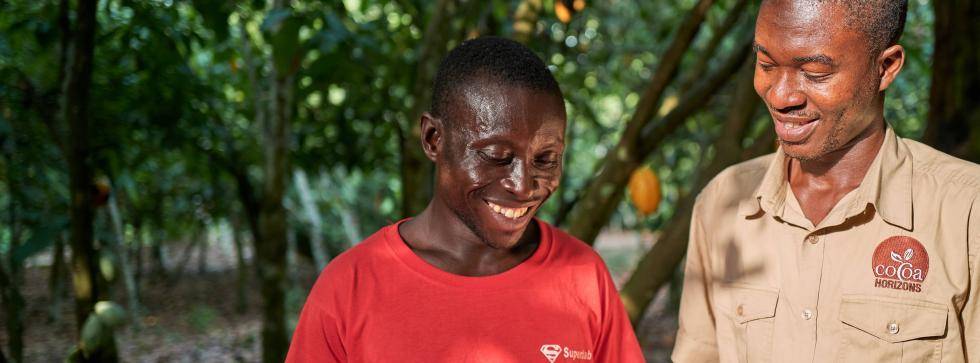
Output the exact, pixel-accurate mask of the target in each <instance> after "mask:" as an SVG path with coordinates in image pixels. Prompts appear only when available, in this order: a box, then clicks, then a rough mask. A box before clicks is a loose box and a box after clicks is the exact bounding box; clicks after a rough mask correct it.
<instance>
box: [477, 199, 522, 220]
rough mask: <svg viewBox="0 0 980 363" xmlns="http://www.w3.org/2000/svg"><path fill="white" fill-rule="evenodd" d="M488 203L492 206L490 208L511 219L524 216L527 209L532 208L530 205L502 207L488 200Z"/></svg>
mask: <svg viewBox="0 0 980 363" xmlns="http://www.w3.org/2000/svg"><path fill="white" fill-rule="evenodd" d="M487 205H489V206H490V209H493V211H494V212H497V213H498V214H500V215H502V216H504V217H507V218H510V219H517V218H520V217H523V216H524V214H526V213H527V211H528V210H529V209H531V208H530V207H524V208H506V207H501V206H499V205H496V204H493V203H490V202H487Z"/></svg>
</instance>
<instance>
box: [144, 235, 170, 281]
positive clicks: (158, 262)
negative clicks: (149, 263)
mask: <svg viewBox="0 0 980 363" xmlns="http://www.w3.org/2000/svg"><path fill="white" fill-rule="evenodd" d="M156 227H157V228H163V227H162V226H159V225H157V226H156ZM148 233H149V238H150V258H151V259H152V260H153V274H154V275H155V276H156V277H157V279H159V280H165V279H167V261H166V260H165V256H164V253H163V232H162V231H156V233H154V231H152V230H151V231H148ZM154 235H156V236H154Z"/></svg>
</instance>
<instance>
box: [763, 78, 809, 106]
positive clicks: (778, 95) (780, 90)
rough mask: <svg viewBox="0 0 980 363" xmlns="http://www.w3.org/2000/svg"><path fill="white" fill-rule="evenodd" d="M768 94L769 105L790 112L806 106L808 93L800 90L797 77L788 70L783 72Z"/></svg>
mask: <svg viewBox="0 0 980 363" xmlns="http://www.w3.org/2000/svg"><path fill="white" fill-rule="evenodd" d="M767 96H768V97H766V98H767V101H768V102H769V107H772V108H773V109H774V110H776V111H779V112H783V113H788V112H791V111H795V110H802V109H803V108H804V107H806V94H804V93H803V91H802V90H800V87H799V82H798V81H797V80H796V79H795V77H793V76H791V75H790V74H788V72H783V73H782V74H781V75H780V76H779V77H778V78H777V79H776V82H775V83H774V84H773V85H772V87H771V88H770V89H769V92H768V95H767Z"/></svg>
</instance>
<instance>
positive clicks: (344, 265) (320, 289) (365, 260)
mask: <svg viewBox="0 0 980 363" xmlns="http://www.w3.org/2000/svg"><path fill="white" fill-rule="evenodd" d="M394 226H395V225H389V226H385V227H383V228H381V229H380V230H378V231H377V232H375V233H374V234H372V235H371V236H369V237H368V238H366V239H364V240H363V241H361V242H360V243H358V244H357V245H355V246H354V247H351V248H350V249H348V250H347V251H344V252H343V253H341V254H339V255H337V257H335V258H334V259H333V260H331V261H330V262H329V263H328V264H327V267H325V268H324V269H323V271H321V272H320V275H319V276H318V277H317V279H316V283H314V284H313V289H312V290H311V291H310V295H309V296H310V298H311V299H313V300H318V301H323V302H327V301H329V300H334V299H336V298H341V297H343V296H345V295H349V294H348V293H349V292H350V290H352V289H353V288H354V286H355V285H356V284H357V281H356V280H357V278H358V277H359V276H361V275H363V274H362V273H361V272H366V271H368V272H372V273H377V272H379V271H382V270H384V268H382V267H384V266H390V262H391V261H390V260H392V259H394V257H393V254H392V253H391V252H390V251H389V248H388V245H387V241H386V238H387V233H390V231H389V229H390V228H395V227H394Z"/></svg>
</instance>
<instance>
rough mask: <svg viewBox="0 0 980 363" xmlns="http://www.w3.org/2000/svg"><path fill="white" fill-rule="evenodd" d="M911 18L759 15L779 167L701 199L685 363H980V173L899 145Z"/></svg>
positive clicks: (891, 9)
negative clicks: (887, 109)
mask: <svg viewBox="0 0 980 363" xmlns="http://www.w3.org/2000/svg"><path fill="white" fill-rule="evenodd" d="M905 9H906V4H905V1H897V0H871V1H846V0H844V1H835V0H824V1H792V0H766V1H763V5H762V8H761V9H760V13H759V17H758V20H757V24H756V39H755V42H756V45H755V49H756V53H757V58H758V59H757V64H756V70H755V88H756V91H757V92H758V93H759V96H760V97H762V99H763V101H764V102H765V104H766V106H767V108H768V109H769V111H770V113H771V115H772V117H773V120H774V127H775V128H776V132H777V135H778V136H779V141H780V148H779V150H777V151H776V153H775V154H773V155H768V156H764V157H761V158H758V159H755V160H751V161H748V162H745V163H742V164H739V165H735V166H733V167H731V168H728V169H727V170H725V171H723V172H722V173H720V174H719V175H718V176H717V177H716V178H715V179H714V180H713V181H712V182H711V183H710V184H709V185H708V186H707V187H705V189H704V190H703V191H702V192H701V195H700V196H699V197H698V200H697V204H696V206H695V208H694V214H693V218H692V221H691V237H690V247H689V250H688V255H687V265H686V268H685V277H684V292H683V297H682V300H681V310H680V329H679V331H678V333H677V342H676V345H675V348H674V352H673V356H672V358H673V360H674V361H676V362H714V361H723V362H832V361H833V362H837V361H843V362H965V361H968V362H980V293H978V291H980V167H978V166H977V165H975V164H971V163H968V162H965V161H961V160H957V159H955V158H953V157H950V156H948V155H945V154H943V153H941V152H938V151H936V150H934V149H932V148H930V147H928V146H926V145H923V144H921V143H918V142H916V141H912V140H907V139H903V138H901V137H898V136H897V135H895V132H894V131H893V130H892V128H891V127H890V126H889V125H888V124H887V122H885V120H884V117H883V102H884V90H885V89H886V88H888V86H889V84H890V83H891V82H892V81H893V80H894V79H895V77H896V76H897V75H898V73H899V71H900V70H901V68H902V63H903V62H904V59H905V54H904V50H903V49H902V47H901V46H900V45H898V44H897V40H898V38H899V37H900V35H901V31H902V28H903V27H904V19H905Z"/></svg>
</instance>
